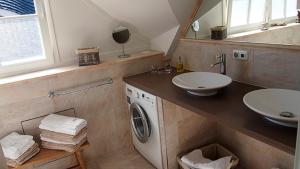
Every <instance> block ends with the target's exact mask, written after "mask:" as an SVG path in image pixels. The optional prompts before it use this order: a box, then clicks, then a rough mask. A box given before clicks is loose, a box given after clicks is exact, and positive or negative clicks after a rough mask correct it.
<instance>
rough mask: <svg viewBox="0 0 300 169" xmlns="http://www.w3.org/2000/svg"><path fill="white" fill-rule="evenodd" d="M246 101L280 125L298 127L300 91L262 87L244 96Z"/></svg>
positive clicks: (255, 109) (251, 107)
mask: <svg viewBox="0 0 300 169" xmlns="http://www.w3.org/2000/svg"><path fill="white" fill-rule="evenodd" d="M243 100H244V103H245V104H246V105H247V106H248V107H249V108H250V109H252V110H253V111H255V112H257V113H259V114H261V115H263V116H265V118H266V119H268V120H270V121H272V122H274V123H277V124H279V125H283V126H288V127H297V122H298V118H299V115H300V91H295V90H286V89H262V90H256V91H253V92H250V93H248V94H246V95H245V96H244V99H243Z"/></svg>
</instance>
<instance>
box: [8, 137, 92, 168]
mask: <svg viewBox="0 0 300 169" xmlns="http://www.w3.org/2000/svg"><path fill="white" fill-rule="evenodd" d="M89 145H90V144H89V142H86V143H84V144H83V145H82V146H81V147H80V148H79V149H78V150H77V151H76V152H80V151H81V150H83V149H85V148H87V147H88V146H89ZM76 152H73V153H70V152H66V151H60V150H49V149H43V148H41V151H40V152H39V153H38V154H37V155H36V156H34V157H33V158H31V159H30V160H29V161H27V162H26V163H24V164H23V165H20V166H17V167H15V168H12V167H9V169H26V168H29V167H32V166H36V165H41V164H44V163H47V162H51V161H54V160H57V159H61V158H64V157H67V156H70V155H72V154H75V153H76Z"/></svg>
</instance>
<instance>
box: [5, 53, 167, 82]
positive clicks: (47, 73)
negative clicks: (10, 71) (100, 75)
mask: <svg viewBox="0 0 300 169" xmlns="http://www.w3.org/2000/svg"><path fill="white" fill-rule="evenodd" d="M157 55H161V56H163V55H164V53H163V52H158V51H143V52H140V53H135V54H132V55H130V57H129V58H118V57H109V58H103V60H101V64H99V65H93V66H83V67H79V66H78V65H73V66H66V67H59V68H53V69H48V70H43V71H38V72H33V73H28V74H23V75H17V76H11V77H6V78H1V79H0V86H4V85H5V86H6V85H15V84H17V83H26V82H27V81H31V80H35V79H39V80H40V79H46V78H50V77H52V76H57V75H60V74H64V73H73V72H77V71H87V70H97V69H103V68H105V67H108V66H112V65H116V64H122V63H127V62H130V61H133V60H137V59H143V58H147V57H152V56H157Z"/></svg>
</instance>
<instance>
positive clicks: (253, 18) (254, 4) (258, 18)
mask: <svg viewBox="0 0 300 169" xmlns="http://www.w3.org/2000/svg"><path fill="white" fill-rule="evenodd" d="M265 4H266V0H252V1H251V9H250V16H249V22H250V23H259V22H262V21H263V20H264V13H265Z"/></svg>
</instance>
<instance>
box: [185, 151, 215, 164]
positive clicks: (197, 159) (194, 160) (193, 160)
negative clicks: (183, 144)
mask: <svg viewBox="0 0 300 169" xmlns="http://www.w3.org/2000/svg"><path fill="white" fill-rule="evenodd" d="M181 161H182V162H183V163H184V164H186V165H187V166H190V167H192V166H196V165H197V164H198V163H210V162H211V160H210V159H207V158H205V157H203V154H202V151H201V150H200V149H196V150H194V151H192V152H190V153H189V154H187V155H184V156H182V157H181Z"/></svg>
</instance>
